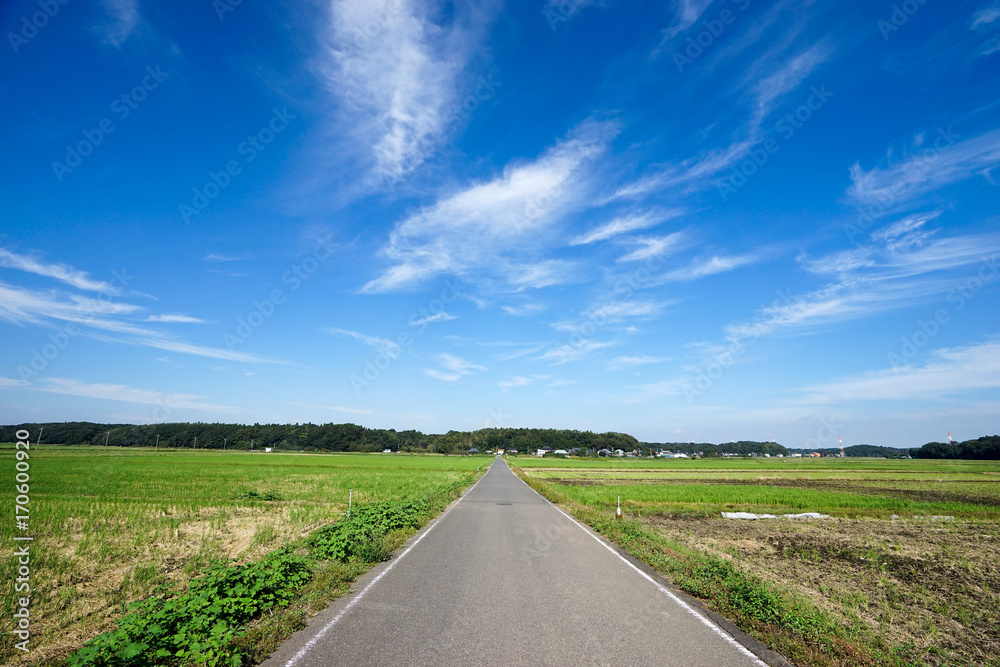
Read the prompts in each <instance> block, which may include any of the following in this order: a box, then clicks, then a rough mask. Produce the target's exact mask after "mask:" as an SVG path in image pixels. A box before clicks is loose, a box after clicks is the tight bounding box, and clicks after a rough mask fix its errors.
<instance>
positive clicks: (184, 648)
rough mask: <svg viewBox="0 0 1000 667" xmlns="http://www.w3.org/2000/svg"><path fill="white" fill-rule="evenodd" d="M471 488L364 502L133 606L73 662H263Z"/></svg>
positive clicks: (109, 665) (97, 666)
mask: <svg viewBox="0 0 1000 667" xmlns="http://www.w3.org/2000/svg"><path fill="white" fill-rule="evenodd" d="M471 482H472V477H470V478H469V479H467V480H464V481H463V482H461V483H458V484H455V485H452V486H451V487H450V488H448V489H445V490H442V491H439V492H437V493H435V494H433V495H431V496H427V497H425V498H422V499H420V500H416V501H404V502H381V503H374V504H371V505H366V506H361V507H359V508H357V509H356V510H355V511H354V512H353V513H352V514H351V515H350V516H349V517H344V518H342V519H341V520H339V521H337V522H336V523H334V524H330V525H328V526H324V527H323V528H320V529H319V530H317V531H315V532H314V533H312V534H311V535H310V536H308V537H307V538H306V539H304V540H302V541H301V542H299V543H298V544H294V545H290V546H288V547H285V548H283V549H280V550H278V551H276V552H273V553H271V554H269V555H268V556H267V557H266V558H264V559H262V560H260V561H257V562H253V563H249V564H228V563H217V564H215V565H213V566H212V567H210V568H208V570H207V571H206V572H205V573H204V574H202V575H200V576H198V577H196V578H194V579H193V580H192V581H191V584H190V586H189V588H188V590H187V591H184V592H181V593H173V592H170V591H164V592H163V593H162V594H160V595H157V596H153V597H150V598H147V599H145V600H141V601H139V602H136V603H134V604H132V605H130V607H129V612H128V613H127V614H126V615H125V616H123V617H122V618H121V620H120V621H119V622H118V628H117V629H116V630H114V631H111V632H107V633H104V634H101V635H99V636H97V637H95V638H94V639H92V640H90V641H88V642H87V643H86V644H85V645H84V647H83V648H82V649H80V650H79V651H77V652H76V653H74V654H72V655H70V656H69V658H68V660H67V665H68V666H69V667H132V666H134V667H140V666H144V665H207V666H210V667H211V666H217V665H229V666H232V667H240V666H241V665H252V664H256V663H257V662H259V661H260V660H262V659H263V658H265V657H266V656H267V655H269V654H270V652H271V651H273V650H274V649H275V648H276V647H277V646H278V645H279V644H280V643H281V642H282V641H283V640H284V639H286V638H287V637H288V636H290V635H291V634H292V633H293V632H295V631H296V630H298V629H301V628H302V627H304V625H305V621H306V619H307V618H308V616H309V612H310V611H315V610H316V608H317V607H318V608H322V606H323V605H325V604H326V603H328V602H329V601H330V600H332V599H334V598H335V597H337V596H338V595H340V594H343V593H344V592H346V591H347V590H348V589H349V586H350V582H351V581H353V580H354V578H356V577H357V576H358V575H359V574H360V573H362V572H364V571H365V570H366V569H367V567H368V566H370V565H371V564H373V563H378V562H381V561H384V560H386V559H388V558H389V556H390V555H391V553H392V551H393V549H395V548H396V547H398V546H400V545H401V544H402V543H403V542H404V541H405V540H406V538H407V537H408V536H409V535H411V534H412V533H413V532H414V531H415V530H417V529H418V528H420V527H421V526H422V525H424V524H425V523H426V522H427V521H429V520H430V519H431V518H433V517H434V516H436V515H437V514H438V513H439V512H440V511H441V510H443V509H444V507H445V506H446V505H447V504H448V502H450V501H451V500H453V499H454V498H456V497H457V496H458V495H459V494H460V493H461V491H462V489H464V488H465V487H466V486H467V485H468V483H471ZM293 603H294V604H293Z"/></svg>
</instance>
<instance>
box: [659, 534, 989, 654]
mask: <svg viewBox="0 0 1000 667" xmlns="http://www.w3.org/2000/svg"><path fill="white" fill-rule="evenodd" d="M643 522H644V523H645V524H647V525H649V526H650V527H653V528H655V529H656V530H657V531H659V532H660V533H662V534H663V535H664V536H665V537H667V538H668V539H671V540H676V541H678V542H680V543H682V544H685V545H687V546H691V547H695V548H698V549H702V550H704V551H707V552H709V553H713V554H715V555H718V556H721V557H723V558H726V559H731V560H733V561H735V562H737V563H739V564H740V566H741V567H743V568H746V569H748V570H750V571H752V572H753V573H755V574H757V575H759V576H761V577H762V578H764V579H765V580H767V581H769V582H772V583H774V584H776V585H778V586H781V587H784V588H787V589H790V590H793V591H796V592H798V593H800V594H802V595H804V596H806V597H807V598H809V599H810V600H812V601H813V602H814V603H815V604H816V605H817V606H819V607H820V608H821V609H823V610H825V611H827V612H829V613H830V614H833V615H834V616H835V617H837V618H842V619H844V620H845V622H847V621H848V620H853V621H859V622H861V623H863V624H864V625H865V626H867V628H868V629H869V630H870V631H871V632H872V633H874V634H875V635H876V636H881V637H884V638H885V640H886V641H887V642H888V643H891V644H893V645H896V646H900V647H903V649H904V652H905V654H906V655H907V657H908V658H910V659H913V660H915V661H922V662H923V663H925V664H931V665H946V664H947V665H952V664H955V665H1000V526H998V525H997V524H995V523H992V522H985V521H954V522H945V523H935V522H930V521H920V520H905V521H887V520H876V519H842V518H835V519H826V520H823V521H815V522H814V521H804V522H790V521H780V520H776V521H728V520H724V519H697V518H674V517H669V516H652V517H644V518H643Z"/></svg>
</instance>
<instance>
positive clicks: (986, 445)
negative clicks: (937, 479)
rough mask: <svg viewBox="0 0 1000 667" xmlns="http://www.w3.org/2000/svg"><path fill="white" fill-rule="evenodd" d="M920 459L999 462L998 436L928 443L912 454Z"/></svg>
mask: <svg viewBox="0 0 1000 667" xmlns="http://www.w3.org/2000/svg"><path fill="white" fill-rule="evenodd" d="M913 456H915V457H917V458H921V459H978V460H981V461H982V460H989V461H997V460H1000V435H987V436H983V437H982V438H976V439H975V440H966V441H964V442H928V443H927V444H926V445H924V446H923V447H921V448H920V449H918V450H915V451H914V452H913Z"/></svg>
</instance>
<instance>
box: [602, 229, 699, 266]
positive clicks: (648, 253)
mask: <svg viewBox="0 0 1000 667" xmlns="http://www.w3.org/2000/svg"><path fill="white" fill-rule="evenodd" d="M686 238H687V235H686V234H685V233H684V232H674V233H673V234H667V235H666V236H647V237H644V238H637V239H634V240H632V241H631V243H632V244H634V245H638V246H641V247H639V248H636V249H635V250H633V251H632V252H630V253H628V254H627V255H622V256H621V257H619V258H618V260H617V261H619V262H638V261H642V260H644V259H652V258H653V257H661V256H663V255H666V254H669V253H671V252H675V251H676V250H679V249H680V248H681V246H682V245H683V241H684V240H686Z"/></svg>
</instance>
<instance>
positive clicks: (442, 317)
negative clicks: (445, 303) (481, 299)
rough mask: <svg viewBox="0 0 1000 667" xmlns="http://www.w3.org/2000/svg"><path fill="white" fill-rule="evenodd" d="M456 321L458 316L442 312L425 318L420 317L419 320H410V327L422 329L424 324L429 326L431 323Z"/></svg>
mask: <svg viewBox="0 0 1000 667" xmlns="http://www.w3.org/2000/svg"><path fill="white" fill-rule="evenodd" d="M457 319H458V316H456V315H450V314H448V313H446V312H445V311H443V310H442V311H441V312H440V313H435V314H434V315H428V316H427V317H421V318H420V319H417V320H411V321H410V326H411V327H422V326H424V325H425V324H431V323H432V322H447V321H448V320H457Z"/></svg>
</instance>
